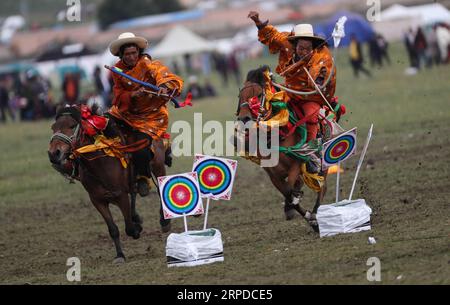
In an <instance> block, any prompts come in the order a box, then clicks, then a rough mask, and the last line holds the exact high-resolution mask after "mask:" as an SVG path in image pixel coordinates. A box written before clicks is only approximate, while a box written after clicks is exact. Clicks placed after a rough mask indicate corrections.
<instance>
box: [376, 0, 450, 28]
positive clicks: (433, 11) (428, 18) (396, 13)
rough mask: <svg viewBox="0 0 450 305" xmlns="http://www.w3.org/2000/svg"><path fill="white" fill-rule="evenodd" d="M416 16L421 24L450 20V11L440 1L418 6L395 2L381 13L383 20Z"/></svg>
mask: <svg viewBox="0 0 450 305" xmlns="http://www.w3.org/2000/svg"><path fill="white" fill-rule="evenodd" d="M408 18H415V19H416V20H417V21H418V22H420V24H421V25H426V24H430V23H435V22H450V12H449V11H448V10H447V9H446V8H445V7H444V6H443V5H442V4H440V3H432V4H424V5H417V6H408V7H407V6H403V5H399V4H394V5H392V6H390V7H389V8H387V9H385V10H384V11H382V12H381V14H380V19H381V21H389V20H399V19H408Z"/></svg>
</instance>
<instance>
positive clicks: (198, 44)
mask: <svg viewBox="0 0 450 305" xmlns="http://www.w3.org/2000/svg"><path fill="white" fill-rule="evenodd" d="M150 47H151V45H150ZM213 49H214V46H213V45H212V44H211V43H210V42H209V41H207V40H206V39H204V38H202V37H200V36H199V35H197V34H195V33H193V32H191V31H190V30H188V29H187V28H185V27H183V26H177V27H174V28H172V29H171V30H170V31H169V32H168V33H167V35H166V36H165V37H164V38H163V39H162V40H161V42H160V43H159V44H158V45H156V46H155V47H154V48H150V55H151V56H152V57H155V58H158V57H174V56H178V55H183V54H195V53H201V52H205V51H211V50H213Z"/></svg>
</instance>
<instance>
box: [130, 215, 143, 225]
mask: <svg viewBox="0 0 450 305" xmlns="http://www.w3.org/2000/svg"><path fill="white" fill-rule="evenodd" d="M131 220H132V221H133V222H134V223H137V224H140V225H141V224H143V223H144V219H143V218H142V217H141V216H140V215H137V214H136V215H134V216H133V217H131Z"/></svg>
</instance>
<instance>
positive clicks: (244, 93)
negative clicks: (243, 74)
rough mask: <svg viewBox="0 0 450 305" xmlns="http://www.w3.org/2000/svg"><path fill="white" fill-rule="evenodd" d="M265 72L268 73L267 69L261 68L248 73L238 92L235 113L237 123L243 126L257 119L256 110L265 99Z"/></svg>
mask: <svg viewBox="0 0 450 305" xmlns="http://www.w3.org/2000/svg"><path fill="white" fill-rule="evenodd" d="M267 71H269V67H268V66H262V67H260V68H258V69H255V70H251V71H249V72H248V74H247V79H246V80H245V83H244V87H243V88H242V89H241V90H240V92H239V102H238V108H237V111H236V117H237V120H238V121H241V122H243V123H244V124H245V123H247V122H248V121H251V120H253V121H254V120H256V119H257V117H258V110H259V108H260V105H261V103H262V102H264V99H265V92H264V88H265V85H266V77H265V75H264V74H265V72H267Z"/></svg>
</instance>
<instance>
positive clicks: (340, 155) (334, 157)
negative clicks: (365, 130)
mask: <svg viewBox="0 0 450 305" xmlns="http://www.w3.org/2000/svg"><path fill="white" fill-rule="evenodd" d="M355 152H356V127H355V128H353V129H351V130H349V131H348V132H345V133H343V134H341V135H339V136H337V137H335V138H334V139H332V140H330V141H328V142H326V143H325V144H324V145H323V150H322V164H323V166H324V167H329V166H331V165H334V164H337V163H339V162H342V161H344V160H346V159H347V158H349V157H350V156H352V155H354V154H355Z"/></svg>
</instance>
